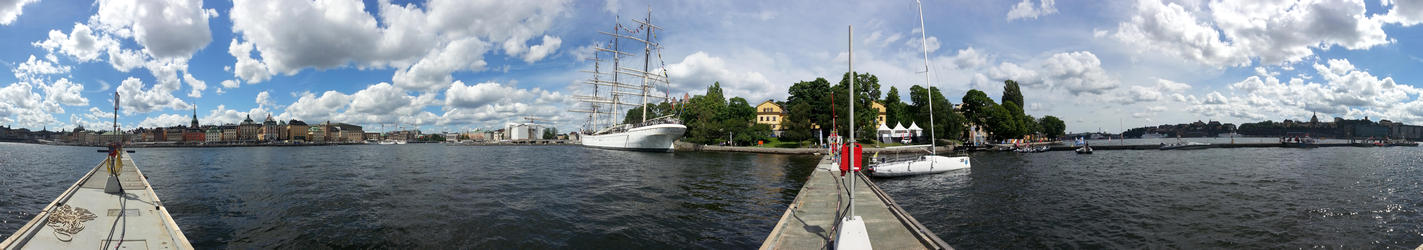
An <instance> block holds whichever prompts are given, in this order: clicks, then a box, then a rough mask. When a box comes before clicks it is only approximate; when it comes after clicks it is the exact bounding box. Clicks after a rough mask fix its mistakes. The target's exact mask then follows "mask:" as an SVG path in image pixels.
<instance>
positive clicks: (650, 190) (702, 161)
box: [0, 143, 819, 249]
mask: <svg viewBox="0 0 1423 250" xmlns="http://www.w3.org/2000/svg"><path fill="white" fill-rule="evenodd" d="M95 149H96V148H92V147H67V146H45V145H28V144H11V143H0V152H4V153H5V154H4V155H3V156H0V172H3V173H6V174H5V175H6V176H7V177H6V178H4V179H3V180H0V191H3V194H0V211H3V217H0V237H3V236H8V235H9V234H10V233H13V232H15V230H17V229H19V227H20V226H22V225H24V223H26V222H28V221H29V220H30V219H31V218H33V217H34V213H35V212H37V211H39V210H40V209H41V208H43V207H44V206H45V205H46V204H48V203H49V202H50V201H52V200H54V198H55V197H56V196H58V195H59V194H60V193H61V192H63V191H64V189H65V188H68V187H69V186H70V185H72V184H73V183H74V181H76V180H78V179H79V178H80V177H82V175H83V174H84V172H85V171H87V170H89V169H91V168H92V167H93V166H94V164H96V163H98V162H99V161H100V160H101V159H102V158H103V154H102V153H95ZM134 150H136V153H133V154H130V155H131V156H133V157H134V159H135V160H137V162H138V165H139V167H141V168H142V170H143V173H144V174H145V175H147V176H148V177H149V181H150V182H151V183H152V185H153V189H154V190H155V191H156V192H158V195H159V197H160V198H161V199H163V203H164V205H166V206H168V209H169V210H170V212H171V213H172V215H173V218H174V220H175V221H177V223H178V225H179V226H181V227H182V229H183V232H184V233H185V234H186V235H187V236H188V239H190V240H191V241H192V243H193V246H195V247H197V248H199V249H214V248H243V249H251V248H255V249H271V248H297V249H312V248H422V249H429V248H438V249H445V248H470V249H490V248H498V249H507V248H515V249H531V248H532V249H543V248H591V249H625V248H655V249H682V248H709V249H745V248H754V247H756V246H759V245H760V244H761V241H762V240H764V239H765V237H766V234H768V233H770V231H771V228H772V227H774V226H775V223H776V221H777V220H779V219H780V216H781V213H782V212H784V211H785V207H786V204H789V203H790V202H791V200H793V199H795V195H796V192H797V191H798V190H799V189H800V187H801V186H802V185H803V183H804V182H805V180H806V178H807V176H808V175H809V173H810V171H811V169H813V168H814V164H815V163H816V162H817V161H818V160H819V158H817V157H813V156H787V155H755V154H732V153H675V154H667V153H645V152H628V151H613V150H602V149H590V148H583V147H577V146H543V147H537V146H492V147H470V146H445V145H441V144H407V145H350V146H319V147H247V148H137V149H134Z"/></svg>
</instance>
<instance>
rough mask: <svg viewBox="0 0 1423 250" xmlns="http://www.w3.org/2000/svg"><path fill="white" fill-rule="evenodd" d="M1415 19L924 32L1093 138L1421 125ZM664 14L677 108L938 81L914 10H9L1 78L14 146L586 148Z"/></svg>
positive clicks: (1148, 6)
mask: <svg viewBox="0 0 1423 250" xmlns="http://www.w3.org/2000/svg"><path fill="white" fill-rule="evenodd" d="M649 4H650V5H649ZM1415 5H1417V4H1414V3H1412V2H1403V1H1400V2H1396V3H1394V2H1388V3H1385V2H1384V1H1322V2H1315V1H1287V2H1280V3H1252V4H1244V3H1239V2H1196V1H1183V2H1162V1H1156V0H1142V1H1125V2H1110V3H1099V2H1076V1H1061V2H1058V1H1051V0H1046V1H1037V0H1022V1H1016V0H1015V1H987V2H980V1H926V2H924V15H925V19H926V24H925V25H926V27H927V28H928V33H927V34H926V35H927V36H928V37H929V38H928V40H929V54H930V55H929V56H930V61H931V62H930V65H931V67H933V75H931V77H930V78H931V80H932V83H933V84H934V85H935V86H936V87H939V88H941V89H943V92H944V94H945V95H946V96H947V97H948V98H949V99H950V101H951V102H953V103H959V98H960V97H962V95H963V93H964V92H966V91H967V90H968V89H971V88H974V89H979V90H982V91H984V92H986V93H987V94H988V96H990V97H992V98H994V99H995V100H996V99H997V98H998V97H999V96H1000V95H1001V92H1002V81H1003V80H1009V79H1011V80H1016V81H1018V82H1019V83H1022V86H1023V94H1024V96H1025V97H1026V102H1027V104H1026V105H1025V106H1026V107H1025V109H1026V110H1027V113H1028V114H1030V115H1034V116H1038V117H1041V116H1044V115H1053V116H1057V117H1062V118H1063V120H1064V121H1066V123H1067V126H1068V128H1067V130H1068V131H1072V132H1087V131H1098V130H1106V131H1120V130H1122V129H1127V128H1133V127H1141V126H1149V125H1156V124H1174V123H1185V122H1191V121H1196V120H1216V121H1222V122H1230V123H1237V124H1239V123H1243V122H1255V121H1261V120H1275V121H1280V120H1285V119H1293V120H1300V119H1305V118H1308V117H1309V116H1310V115H1311V114H1312V113H1315V112H1317V113H1319V115H1320V117H1328V118H1333V117H1343V118H1346V119H1359V118H1362V117H1364V116H1369V117H1371V118H1373V119H1375V120H1379V119H1388V120H1393V121H1400V122H1406V123H1410V124H1419V123H1423V100H1420V99H1419V98H1418V96H1419V94H1420V93H1423V91H1420V89H1419V88H1418V87H1416V85H1415V84H1416V83H1417V82H1419V80H1423V73H1419V72H1413V71H1411V70H1409V69H1410V68H1411V67H1417V66H1419V65H1420V64H1423V59H1420V57H1419V56H1417V55H1415V54H1416V53H1415V51H1416V50H1417V49H1416V48H1418V47H1419V46H1423V44H1420V42H1423V40H1419V39H1418V37H1417V36H1413V35H1411V34H1416V33H1417V31H1416V29H1417V28H1418V27H1416V25H1417V24H1419V23H1423V6H1415ZM648 8H651V11H652V19H653V21H654V22H655V23H657V24H658V25H659V26H661V27H663V28H664V29H665V30H664V31H662V32H660V33H658V34H659V36H662V37H660V39H659V40H661V41H662V44H663V46H664V47H665V50H664V51H663V54H662V55H663V57H662V58H659V60H663V61H665V63H666V64H667V65H668V74H669V75H670V76H671V81H672V89H671V90H670V92H672V93H673V96H678V97H680V94H681V93H690V94H691V95H697V94H701V92H702V91H703V90H705V89H706V86H707V85H710V84H711V83H712V82H713V81H719V82H721V84H722V86H723V87H724V88H725V89H726V92H727V95H728V96H740V97H745V98H746V99H748V100H751V102H752V103H759V102H761V101H764V100H766V99H775V100H782V101H783V100H785V97H786V89H787V87H789V86H790V85H791V84H793V83H795V82H797V81H807V80H813V79H815V78H816V77H826V78H827V79H830V80H832V81H835V80H838V78H839V77H838V76H840V75H841V74H842V73H843V71H844V70H845V67H844V66H845V63H846V61H845V60H846V57H845V50H846V47H845V44H844V42H845V41H844V39H845V35H846V34H845V33H844V32H845V31H844V28H845V26H847V25H854V26H855V28H856V30H857V31H858V32H856V37H855V38H854V39H855V48H856V51H855V53H856V57H855V58H856V61H855V65H856V69H857V70H861V71H862V72H865V73H871V74H875V75H877V76H878V77H880V79H881V85H882V86H883V88H884V89H883V91H886V92H887V90H888V89H889V87H897V88H899V89H901V93H905V92H907V91H904V90H906V89H908V87H909V86H910V85H915V84H922V82H923V79H924V78H923V75H920V74H919V73H917V72H920V71H923V70H922V67H923V66H922V63H923V62H922V60H923V59H922V58H921V55H920V54H919V53H920V47H919V44H920V39H918V37H919V34H920V31H919V30H918V21H919V20H918V17H917V13H916V9H915V3H914V1H888V2H885V1H877V2H829V3H822V2H813V1H786V2H775V3H763V2H742V1H725V2H723V1H717V2H681V1H674V2H635V1H625V0H624V1H596V2H593V1H576V2H575V1H510V2H504V1H487V2H485V1H472V2H455V1H439V0H434V1H394V2H387V1H364V2H351V1H321V2H310V1H301V0H291V1H232V2H226V1H174V2H158V1H136V2H128V1H107V0H105V1H97V2H85V1H64V0H38V1H35V0H22V1H17V2H16V3H15V4H13V5H7V6H0V45H3V46H5V47H6V48H11V49H7V50H5V51H0V64H3V65H5V66H7V68H8V69H10V71H11V72H12V73H13V74H0V86H3V87H0V97H3V98H0V123H3V124H4V125H9V126H13V127H15V128H31V129H34V130H38V129H40V128H46V127H47V128H49V129H50V130H55V131H58V130H60V129H72V128H73V127H74V126H75V125H81V124H82V125H84V126H85V127H91V128H99V127H107V126H108V123H109V119H110V117H111V116H112V114H111V113H110V112H112V110H113V109H112V107H111V103H112V94H113V92H114V91H115V90H117V91H118V92H120V93H121V94H123V95H124V98H123V101H124V102H123V103H122V105H123V109H122V112H123V113H122V114H120V115H121V118H120V122H121V123H122V124H123V126H125V127H166V126H173V125H183V124H187V123H188V120H189V119H190V118H191V112H192V109H193V108H196V109H197V113H198V116H199V117H198V118H199V119H200V120H203V121H204V122H205V123H206V122H207V121H212V122H213V124H222V123H237V122H240V121H241V120H242V118H243V117H244V116H245V115H249V114H250V115H252V116H254V117H265V116H266V114H271V115H272V116H273V117H274V119H276V120H291V119H298V120H304V121H314V120H315V121H324V120H331V121H341V122H347V123H352V124H359V125H362V126H366V127H367V128H379V127H380V125H390V124H396V123H399V124H405V126H417V125H418V126H420V127H421V128H422V129H423V130H427V131H463V130H468V129H475V128H484V129H491V128H499V127H502V126H504V124H505V123H508V122H522V121H524V120H523V119H522V118H523V117H539V118H544V119H548V120H551V121H552V122H551V123H553V124H552V125H554V126H555V127H558V128H561V129H560V130H563V131H574V130H575V128H576V127H578V126H579V125H580V124H581V123H582V121H583V120H582V116H581V115H580V114H575V113H569V112H567V111H566V110H567V108H568V107H569V106H570V105H572V104H573V101H572V100H570V99H571V98H570V96H572V95H576V94H580V93H582V92H586V91H587V90H586V89H585V88H586V87H585V86H583V85H580V84H576V82H577V81H580V80H582V79H584V78H585V77H586V74H584V73H581V72H579V71H581V70H589V69H590V68H591V64H589V62H587V61H585V60H583V59H585V58H586V57H588V56H589V55H590V53H591V51H590V50H591V48H592V47H593V46H594V45H595V44H596V43H598V42H602V41H605V40H606V37H605V36H603V35H601V34H598V33H597V32H596V31H607V30H610V29H611V28H612V25H613V24H614V22H615V19H616V21H617V22H620V23H624V24H627V23H632V22H631V20H632V19H634V18H643V17H645V16H646V15H647V11H648ZM278 10H280V11H278ZM804 10H814V11H804ZM155 13H161V14H155ZM469 13H491V14H490V15H479V14H473V15H471V14H469ZM496 13H497V14H496ZM618 17H621V18H618ZM640 63H641V62H636V63H635V64H640ZM1000 101H1001V100H1000ZM56 128H58V129H56Z"/></svg>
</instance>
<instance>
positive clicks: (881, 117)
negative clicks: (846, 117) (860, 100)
mask: <svg viewBox="0 0 1423 250" xmlns="http://www.w3.org/2000/svg"><path fill="white" fill-rule="evenodd" d="M870 108H874V109H875V111H878V113H876V115H875V123H878V125H885V124H884V123H885V121H887V119H888V118H886V115H887V114H888V113H885V108H884V104H880V103H879V102H871V103H870Z"/></svg>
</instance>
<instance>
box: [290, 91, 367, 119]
mask: <svg viewBox="0 0 1423 250" xmlns="http://www.w3.org/2000/svg"><path fill="white" fill-rule="evenodd" d="M350 103H351V96H350V95H347V94H343V93H341V92H336V91H326V92H325V93H322V94H321V96H320V97H317V96H316V94H312V93H310V92H307V93H303V94H302V95H301V97H300V98H298V99H297V100H296V102H294V103H292V104H291V105H287V109H286V113H284V115H285V116H289V117H291V118H293V119H299V120H306V121H322V120H331V118H332V117H334V115H335V114H338V113H339V112H340V111H341V110H342V109H344V108H345V107H346V106H347V105H349V104H350Z"/></svg>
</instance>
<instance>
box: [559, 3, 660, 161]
mask: <svg viewBox="0 0 1423 250" xmlns="http://www.w3.org/2000/svg"><path fill="white" fill-rule="evenodd" d="M633 21H634V22H636V23H637V27H625V26H623V25H622V24H616V28H614V29H613V32H612V33H603V34H607V35H609V36H612V41H610V42H609V43H607V44H603V45H602V46H599V47H597V48H594V51H593V61H594V63H593V71H590V72H589V73H593V78H592V79H589V80H587V81H584V83H587V84H590V85H593V91H592V93H593V95H591V96H575V98H576V99H578V101H579V102H583V103H587V104H588V105H587V106H582V107H579V108H580V109H577V110H571V111H572V112H579V113H588V122H587V127H590V128H601V129H596V130H594V129H584V130H583V133H581V134H582V135H581V136H580V137H579V142H580V143H582V144H583V145H584V146H588V147H597V148H609V149H625V150H642V151H665V152H671V151H673V149H674V148H673V143H674V142H676V141H677V140H678V139H681V138H682V136H683V135H684V134H686V132H687V126H686V125H682V122H681V121H680V120H677V119H676V118H672V116H673V115H670V114H665V115H663V116H661V117H655V118H648V117H647V116H648V110H647V107H648V106H650V105H651V103H652V102H650V101H651V100H653V99H661V101H663V102H666V101H668V100H670V99H671V98H670V97H669V96H668V95H666V94H664V95H662V96H657V95H654V94H655V93H652V91H655V90H656V89H657V87H658V86H657V84H659V83H660V84H666V88H668V89H671V85H672V84H671V82H670V81H668V79H667V78H668V77H667V67H666V65H663V64H660V63H661V61H662V60H661V59H660V58H661V57H662V55H661V54H662V46H661V45H659V44H658V43H657V42H656V41H655V40H654V39H655V38H656V36H655V35H653V32H655V31H656V30H658V29H661V27H657V26H655V25H652V10H651V9H649V10H648V11H647V19H644V20H633ZM639 35H642V36H645V37H636V36H639ZM621 42H632V43H636V44H640V45H643V51H642V56H643V59H642V62H643V64H642V70H637V69H632V68H628V67H625V66H622V65H619V64H620V62H621V60H622V58H623V57H625V56H633V55H635V54H633V53H630V52H625V51H622V50H620V49H621V48H620V47H619V46H618V45H619V43H621ZM604 52H606V53H607V54H608V56H612V57H613V59H612V61H611V62H612V66H613V67H612V70H607V71H605V70H603V69H602V68H601V65H600V64H602V63H603V62H602V57H603V54H604ZM654 53H656V57H657V58H659V59H658V60H657V61H658V62H659V66H658V68H656V69H653V68H651V64H652V63H651V59H652V58H653V56H654ZM619 76H633V77H635V78H637V79H640V81H633V80H630V79H627V77H621V78H620V77H619ZM609 78H610V79H609ZM631 98H639V101H637V102H630V101H628V100H630V99H631ZM643 104H647V105H643ZM580 106H581V105H580ZM628 106H633V107H636V106H641V107H642V121H641V122H638V123H632V121H625V122H627V123H625V124H615V123H617V122H616V121H617V120H618V119H621V118H622V117H623V116H624V115H623V114H624V113H626V112H627V111H625V110H624V109H623V108H626V107H628ZM603 124H608V125H607V126H603Z"/></svg>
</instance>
